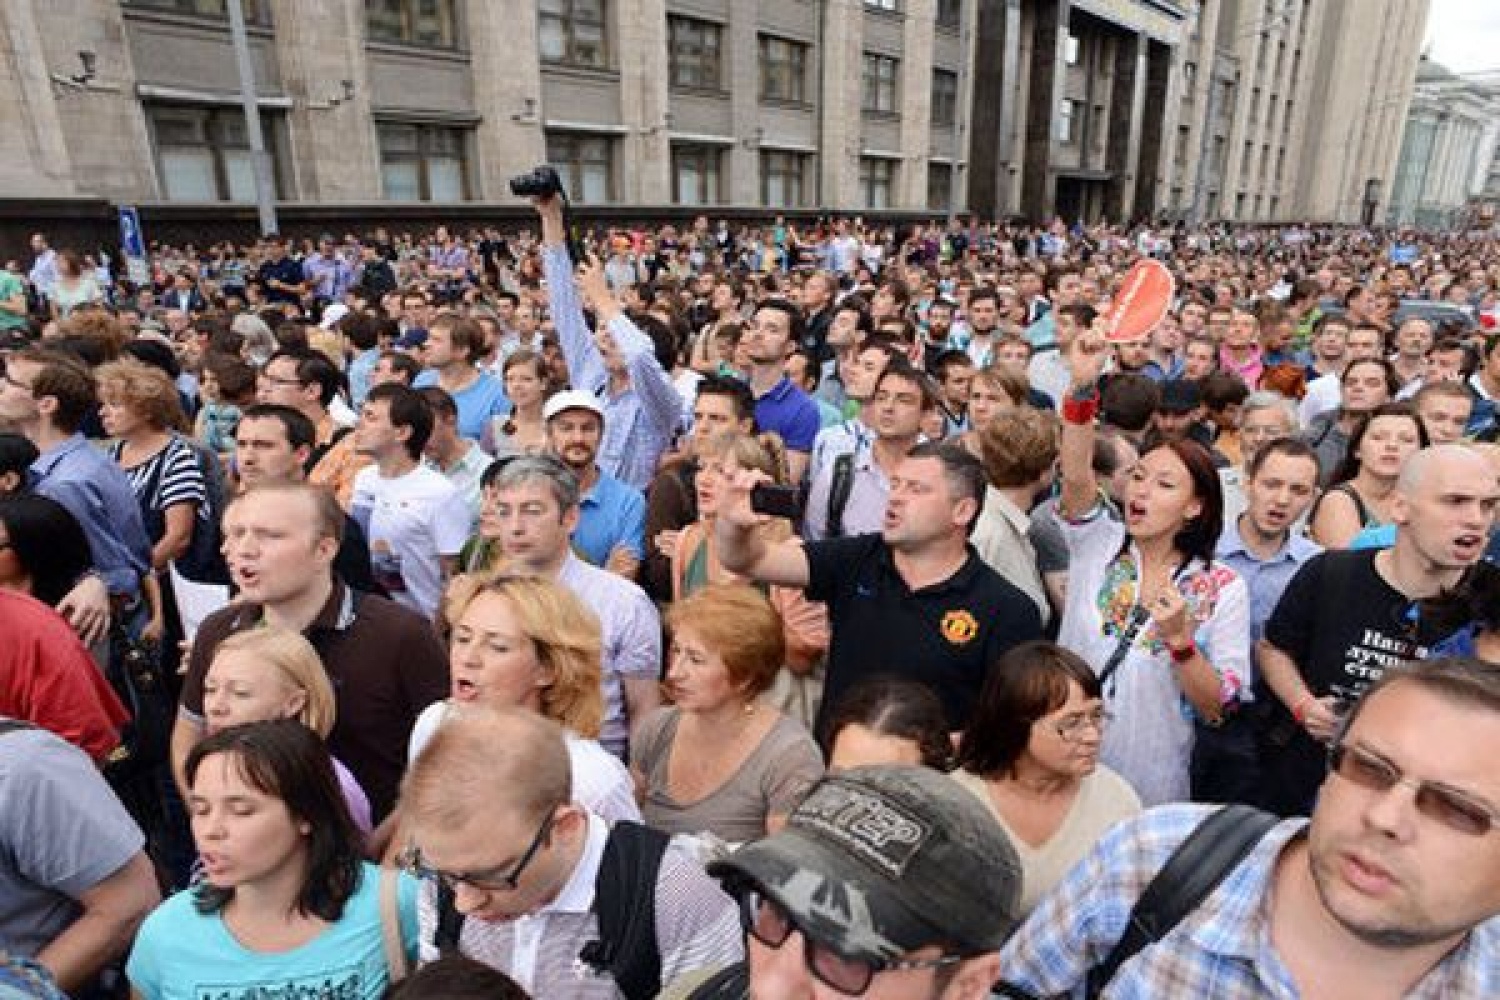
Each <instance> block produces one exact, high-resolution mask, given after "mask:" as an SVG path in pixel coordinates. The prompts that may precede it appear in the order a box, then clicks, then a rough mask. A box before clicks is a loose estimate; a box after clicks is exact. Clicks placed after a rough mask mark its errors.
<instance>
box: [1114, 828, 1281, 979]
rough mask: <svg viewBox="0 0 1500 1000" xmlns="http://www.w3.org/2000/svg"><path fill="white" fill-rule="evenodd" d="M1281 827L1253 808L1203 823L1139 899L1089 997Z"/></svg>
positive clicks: (1176, 922) (1174, 854)
mask: <svg viewBox="0 0 1500 1000" xmlns="http://www.w3.org/2000/svg"><path fill="white" fill-rule="evenodd" d="M1277 822H1278V819H1277V817H1275V816H1272V815H1271V814H1270V813H1266V812H1262V811H1260V810H1259V809H1256V808H1254V807H1252V806H1246V805H1228V806H1224V807H1223V808H1222V809H1219V810H1218V811H1217V812H1215V813H1213V814H1212V815H1211V816H1209V817H1208V818H1207V819H1205V820H1204V821H1203V822H1201V823H1199V824H1198V826H1197V828H1196V829H1194V830H1193V832H1192V833H1190V834H1189V835H1188V837H1187V839H1186V840H1184V841H1183V842H1182V843H1181V844H1179V845H1178V847H1177V850H1175V851H1173V852H1172V856H1171V857H1170V858H1168V859H1167V863H1166V864H1164V865H1163V866H1162V868H1161V871H1159V872H1157V873H1156V877H1155V878H1153V879H1152V880H1151V883H1150V884H1149V885H1147V886H1146V889H1145V891H1144V892H1142V893H1141V898H1140V899H1138V900H1136V902H1135V906H1134V907H1133V908H1132V909H1131V911H1130V923H1129V924H1128V925H1126V927H1125V933H1124V934H1122V935H1121V936H1120V940H1119V941H1118V942H1116V943H1115V946H1114V948H1113V949H1112V950H1111V951H1110V953H1109V956H1108V957H1107V958H1105V960H1104V961H1103V962H1101V963H1100V964H1099V965H1096V966H1094V968H1093V969H1091V970H1090V971H1089V978H1088V995H1089V996H1090V997H1096V996H1098V995H1099V993H1100V991H1102V990H1103V989H1104V987H1105V986H1107V985H1109V982H1110V980H1111V979H1113V978H1114V977H1115V973H1117V972H1119V971H1120V967H1121V966H1123V965H1124V964H1125V963H1126V962H1128V961H1130V960H1131V959H1132V958H1134V957H1135V956H1136V954H1137V953H1139V952H1140V951H1141V949H1143V948H1146V947H1148V946H1149V945H1152V944H1155V943H1156V942H1158V941H1160V940H1161V939H1162V938H1164V937H1166V936H1167V935H1168V934H1170V933H1171V932H1172V929H1173V928H1174V927H1176V926H1177V925H1178V924H1179V923H1181V922H1182V920H1183V918H1184V917H1186V916H1187V915H1188V914H1189V913H1192V912H1193V911H1194V910H1196V909H1197V908H1198V906H1199V905H1200V904H1202V902H1203V900H1205V899H1206V898H1208V894H1209V893H1211V892H1213V891H1214V889H1215V888H1216V887H1217V886H1218V885H1219V883H1220V882H1223V881H1224V879H1225V878H1226V877H1227V876H1228V875H1229V873H1230V872H1231V871H1233V870H1234V869H1235V867H1236V866H1238V865H1239V863H1240V862H1241V861H1243V860H1244V859H1245V856H1246V855H1248V854H1249V853H1250V851H1251V850H1252V849H1253V848H1254V847H1255V845H1256V844H1258V843H1260V840H1261V838H1262V837H1264V836H1265V835H1266V832H1267V831H1269V830H1270V829H1271V827H1273V826H1275V825H1276V823H1277Z"/></svg>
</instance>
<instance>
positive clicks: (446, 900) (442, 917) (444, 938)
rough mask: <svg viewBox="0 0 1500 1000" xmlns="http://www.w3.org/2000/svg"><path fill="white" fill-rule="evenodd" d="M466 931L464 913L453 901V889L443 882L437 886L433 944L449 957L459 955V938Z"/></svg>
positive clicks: (440, 952) (439, 951)
mask: <svg viewBox="0 0 1500 1000" xmlns="http://www.w3.org/2000/svg"><path fill="white" fill-rule="evenodd" d="M463 931H464V915H463V914H462V913H459V912H458V906H457V904H455V903H454V901H453V890H452V889H450V888H448V887H447V886H446V885H444V884H443V883H442V882H438V887H437V926H436V927H435V928H433V931H432V946H433V947H434V948H436V949H437V950H438V954H440V955H442V956H443V957H444V958H447V957H448V956H449V955H457V954H458V953H459V951H458V939H459V937H460V936H461V935H462V934H463Z"/></svg>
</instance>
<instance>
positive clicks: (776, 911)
mask: <svg viewBox="0 0 1500 1000" xmlns="http://www.w3.org/2000/svg"><path fill="white" fill-rule="evenodd" d="M739 903H740V922H741V924H742V925H743V926H744V928H745V932H746V933H747V934H749V935H750V936H751V937H753V938H755V940H757V941H759V942H760V943H761V944H763V945H765V946H766V947H768V948H780V947H781V946H782V945H783V944H785V943H786V939H787V938H789V937H791V934H792V931H794V930H799V931H800V930H802V929H801V928H800V927H798V926H797V925H796V923H795V922H793V920H792V917H791V915H790V914H789V913H787V911H786V910H785V909H784V908H783V907H782V906H781V904H780V903H778V902H776V901H775V900H774V899H772V898H771V897H769V896H767V895H765V894H763V893H761V892H760V891H759V890H757V889H754V888H747V889H745V890H743V891H741V892H740V894H739ZM802 943H803V944H802V946H803V955H804V958H805V959H806V961H807V971H808V972H810V973H812V976H813V978H814V979H816V980H818V981H819V982H820V983H823V984H824V985H825V986H828V987H830V988H831V989H833V990H836V991H837V992H839V993H842V994H843V995H844V996H848V997H857V996H862V995H864V992H865V991H866V990H868V989H869V988H870V982H871V980H873V979H874V978H875V974H876V973H878V972H892V971H896V970H900V969H939V968H942V967H944V966H948V965H957V964H958V963H959V962H962V961H963V957H962V956H961V955H939V956H938V957H937V958H928V959H920V960H913V961H889V960H887V961H872V960H870V959H865V958H845V957H844V956H843V955H840V954H839V953H838V952H836V951H834V950H833V949H832V948H830V947H829V946H828V945H826V944H823V943H822V942H820V941H817V940H814V939H813V937H812V936H811V935H810V934H808V933H807V932H806V931H802Z"/></svg>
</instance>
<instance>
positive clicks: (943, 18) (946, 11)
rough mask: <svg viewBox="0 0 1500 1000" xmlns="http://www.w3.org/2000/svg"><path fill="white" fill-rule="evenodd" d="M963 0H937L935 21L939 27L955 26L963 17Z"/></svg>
mask: <svg viewBox="0 0 1500 1000" xmlns="http://www.w3.org/2000/svg"><path fill="white" fill-rule="evenodd" d="M963 11H964V0H938V4H937V23H938V27H940V28H956V27H958V26H959V22H960V21H961V20H962V19H963Z"/></svg>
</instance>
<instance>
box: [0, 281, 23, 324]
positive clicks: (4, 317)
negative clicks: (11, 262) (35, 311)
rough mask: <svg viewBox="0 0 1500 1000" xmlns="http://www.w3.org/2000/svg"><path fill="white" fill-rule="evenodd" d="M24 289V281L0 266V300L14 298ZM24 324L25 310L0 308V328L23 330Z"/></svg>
mask: <svg viewBox="0 0 1500 1000" xmlns="http://www.w3.org/2000/svg"><path fill="white" fill-rule="evenodd" d="M25 291H26V284H25V282H23V281H22V280H21V279H20V278H18V277H17V276H16V275H14V274H11V273H10V272H9V271H7V270H5V269H4V268H0V301H4V300H6V299H11V298H14V297H15V296H17V295H20V294H22V293H24V292H25ZM26 326H27V322H26V312H25V310H22V311H21V312H20V313H13V312H7V311H6V310H4V309H0V330H24V329H26Z"/></svg>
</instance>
